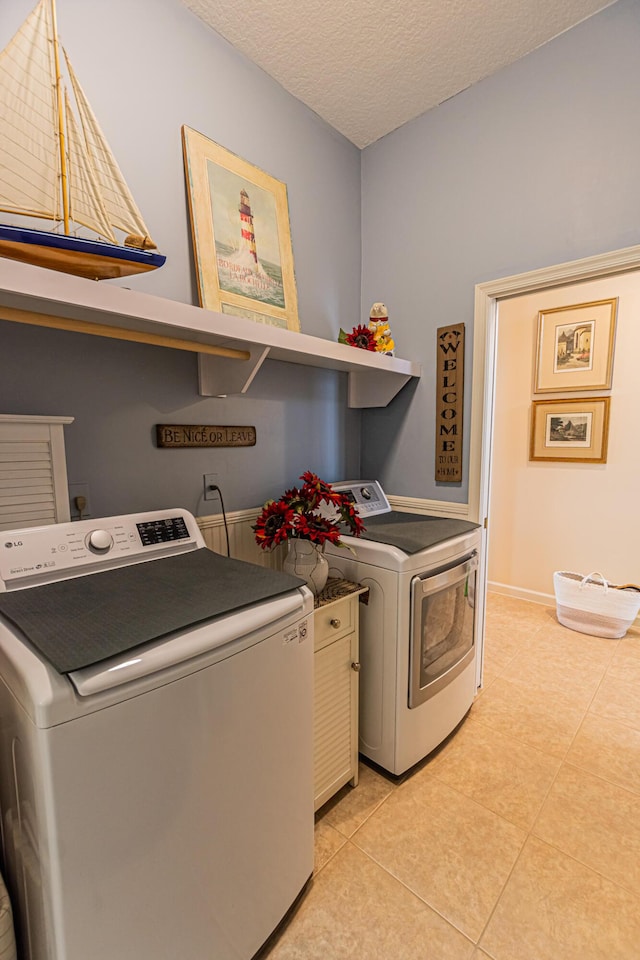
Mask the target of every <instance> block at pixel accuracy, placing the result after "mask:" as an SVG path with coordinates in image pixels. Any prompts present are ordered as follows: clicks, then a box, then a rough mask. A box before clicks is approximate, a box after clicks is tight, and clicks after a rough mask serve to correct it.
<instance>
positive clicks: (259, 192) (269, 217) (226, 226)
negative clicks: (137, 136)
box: [182, 126, 300, 331]
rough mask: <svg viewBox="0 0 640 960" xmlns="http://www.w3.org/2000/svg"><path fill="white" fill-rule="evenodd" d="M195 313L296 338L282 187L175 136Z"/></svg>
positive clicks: (232, 158)
mask: <svg viewBox="0 0 640 960" xmlns="http://www.w3.org/2000/svg"><path fill="white" fill-rule="evenodd" d="M182 142H183V153H184V165H185V174H186V181H187V193H188V197H189V212H190V216H191V233H192V237H193V248H194V255H195V262H196V273H197V277H198V294H199V297H200V306H202V307H204V308H205V309H207V310H217V311H218V312H220V313H229V314H233V315H234V316H240V317H246V318H248V319H250V320H255V321H257V322H258V323H264V324H267V325H269V326H274V327H282V328H283V329H285V330H294V331H299V330H300V321H299V319H298V296H297V291H296V282H295V275H294V272H293V252H292V248H291V232H290V227H289V205H288V201H287V187H286V185H285V184H284V183H282V182H281V181H280V180H276V179H275V177H271V176H269V174H268V173H265V172H264V171H263V170H260V169H259V168H258V167H255V166H254V165H253V164H251V163H249V162H248V161H247V160H243V159H242V158H241V157H238V156H236V155H235V154H233V153H230V151H229V150H226V149H225V148H224V147H221V146H220V144H218V143H214V141H213V140H208V139H207V137H204V136H203V135H202V134H201V133H198V132H197V131H196V130H191V129H190V128H189V127H186V126H185V127H183V128H182Z"/></svg>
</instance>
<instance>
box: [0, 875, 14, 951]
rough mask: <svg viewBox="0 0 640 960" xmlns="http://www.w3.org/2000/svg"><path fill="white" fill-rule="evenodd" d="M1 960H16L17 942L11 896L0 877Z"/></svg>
mask: <svg viewBox="0 0 640 960" xmlns="http://www.w3.org/2000/svg"><path fill="white" fill-rule="evenodd" d="M0 960H16V941H15V936H14V931H13V914H12V912H11V904H10V903H9V894H8V893H7V888H6V887H5V885H4V881H3V879H2V877H1V876H0Z"/></svg>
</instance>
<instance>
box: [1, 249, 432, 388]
mask: <svg viewBox="0 0 640 960" xmlns="http://www.w3.org/2000/svg"><path fill="white" fill-rule="evenodd" d="M0 319H6V320H14V321H17V322H21V323H31V324H38V325H41V326H48V327H54V328H61V329H67V330H76V331H80V332H83V333H89V334H95V335H98V336H105V337H117V338H120V339H126V340H136V341H138V342H143V343H154V344H158V345H161V346H166V347H172V348H174V349H181V350H189V351H192V352H195V353H198V354H199V376H200V393H201V394H202V395H203V396H223V395H228V394H243V393H246V391H247V390H248V388H249V386H250V384H251V382H252V380H253V378H254V377H255V375H256V373H257V372H258V370H259V369H260V367H261V365H262V364H263V362H264V361H265V359H266V358H267V357H269V358H270V359H272V360H283V361H285V362H288V363H298V364H303V365H307V366H313V367H323V368H325V369H330V370H340V371H344V372H346V373H348V374H349V401H348V402H349V406H350V407H384V406H386V405H387V404H388V403H389V402H390V401H391V400H392V399H393V397H395V395H396V394H397V393H398V392H399V391H400V390H401V389H402V387H403V386H404V385H405V383H407V382H408V381H409V380H410V379H411V378H412V377H420V376H421V375H422V367H421V364H419V363H414V362H412V361H409V360H400V359H398V358H397V357H386V356H383V355H382V354H377V353H373V352H372V351H366V350H358V349H357V348H354V347H350V346H347V345H345V344H341V343H334V342H333V341H331V340H323V339H320V338H318V337H312V336H309V335H308V334H304V333H294V332H293V331H291V330H282V329H279V328H277V327H270V326H266V325H263V324H261V323H256V322H254V321H253V320H247V319H245V318H244V317H234V316H229V315H227V314H223V313H215V312H214V311H211V310H203V309H202V308H201V307H195V306H192V305H191V304H185V303H179V302H178V301H175V300H166V299H163V298H162V297H155V296H151V295H150V294H147V293H140V292H138V291H135V290H127V289H125V288H124V287H117V286H110V285H109V284H108V283H107V282H102V283H98V282H96V281H94V280H85V279H83V278H81V277H73V276H69V275H67V274H63V273H56V272H55V271H53V270H46V269H44V268H41V267H34V266H31V265H30V264H24V263H17V262H14V261H11V260H2V259H0Z"/></svg>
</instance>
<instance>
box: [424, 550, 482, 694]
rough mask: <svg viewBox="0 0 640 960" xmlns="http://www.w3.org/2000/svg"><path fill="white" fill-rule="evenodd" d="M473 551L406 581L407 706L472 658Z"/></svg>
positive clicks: (445, 681) (437, 687)
mask: <svg viewBox="0 0 640 960" xmlns="http://www.w3.org/2000/svg"><path fill="white" fill-rule="evenodd" d="M476 570H477V559H476V556H475V553H474V554H472V555H471V556H467V557H465V558H464V559H463V560H461V561H460V562H459V563H457V564H456V565H455V566H453V567H450V568H448V569H446V570H441V571H438V572H436V573H434V574H433V575H428V576H425V577H415V578H414V579H413V581H412V583H411V643H410V663H409V707H417V706H419V704H421V703H423V702H424V701H425V700H428V699H429V697H432V696H434V695H435V694H436V693H438V692H439V691H440V690H442V689H443V687H445V686H446V685H447V684H448V683H449V682H450V681H451V680H453V678H454V677H456V676H458V674H459V673H461V672H462V671H463V670H464V669H465V667H466V666H467V665H468V664H469V663H470V662H471V660H472V659H473V657H474V656H475V648H474V595H475V586H476Z"/></svg>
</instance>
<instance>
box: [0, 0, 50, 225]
mask: <svg viewBox="0 0 640 960" xmlns="http://www.w3.org/2000/svg"><path fill="white" fill-rule="evenodd" d="M52 34H53V25H52V16H51V9H50V5H49V3H48V2H47V0H41V2H40V3H39V4H38V6H37V7H36V8H35V10H33V11H32V13H31V14H30V15H29V16H28V17H27V19H26V20H25V22H24V23H23V25H22V27H21V28H20V29H19V30H18V32H17V33H16V35H15V36H14V37H13V39H12V40H11V41H10V43H9V45H8V46H7V47H5V49H4V50H3V51H2V53H0V116H1V117H2V123H3V132H2V137H1V138H0V210H3V211H5V212H8V213H19V214H23V215H25V216H31V217H40V218H43V219H47V220H60V219H61V206H60V158H59V142H58V126H57V115H56V105H55V87H54V84H53V83H52V77H53V78H54V81H55V70H54V66H53V58H52V53H51V43H50V37H51V36H52Z"/></svg>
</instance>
